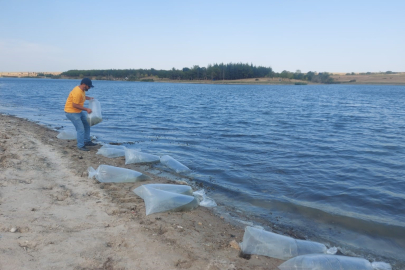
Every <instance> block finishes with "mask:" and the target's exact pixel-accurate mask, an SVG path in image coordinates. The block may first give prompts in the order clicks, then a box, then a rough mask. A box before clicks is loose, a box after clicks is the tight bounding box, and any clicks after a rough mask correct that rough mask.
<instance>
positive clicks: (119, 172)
mask: <svg viewBox="0 0 405 270" xmlns="http://www.w3.org/2000/svg"><path fill="white" fill-rule="evenodd" d="M88 172H89V178H93V177H94V176H95V177H96V179H97V180H98V181H99V182H103V183H127V182H137V181H145V180H148V179H149V176H146V175H144V174H142V173H140V172H137V171H134V170H130V169H125V168H119V167H114V166H109V165H100V166H98V168H97V170H94V168H93V167H89V168H88Z"/></svg>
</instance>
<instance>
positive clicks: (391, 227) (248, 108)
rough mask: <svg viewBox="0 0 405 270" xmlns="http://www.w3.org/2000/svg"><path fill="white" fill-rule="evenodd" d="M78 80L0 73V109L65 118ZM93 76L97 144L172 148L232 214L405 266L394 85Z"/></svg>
mask: <svg viewBox="0 0 405 270" xmlns="http://www.w3.org/2000/svg"><path fill="white" fill-rule="evenodd" d="M78 84H79V80H49V79H6V78H0V112H2V113H8V114H12V115H16V116H19V117H24V118H28V119H30V120H33V121H38V122H39V123H41V124H44V125H48V126H50V127H52V128H57V127H61V126H64V127H72V125H71V123H70V122H69V121H68V120H67V119H66V118H65V115H64V112H63V109H64V104H65V101H66V97H67V96H68V94H69V92H70V91H71V90H72V88H73V87H74V86H76V85H78ZM93 84H94V85H95V88H93V89H91V90H90V91H89V92H88V93H87V94H88V95H89V96H93V97H95V98H97V99H98V100H99V101H100V103H101V106H102V112H103V122H102V123H100V124H99V125H97V126H94V127H93V128H92V134H93V135H95V136H97V138H98V140H99V141H101V142H119V143H127V144H128V143H130V144H128V146H130V147H134V148H140V149H142V151H144V152H147V153H151V154H156V155H163V154H169V155H171V156H172V157H174V158H175V159H177V160H178V161H180V162H182V163H183V164H185V165H186V166H188V167H189V168H191V169H192V170H193V172H194V175H193V178H194V181H196V182H199V183H203V184H204V185H205V186H206V187H208V188H210V189H212V190H211V191H210V193H209V195H210V196H211V197H212V198H214V199H215V200H216V201H217V202H218V203H219V204H220V205H221V207H222V209H226V211H229V210H231V211H232V212H231V214H232V215H236V214H241V215H242V216H246V215H247V216H248V217H249V218H251V220H250V221H252V222H254V223H255V224H261V225H262V226H264V227H265V228H268V226H270V224H272V226H273V227H274V228H275V230H276V231H277V228H279V230H280V231H282V230H291V229H293V230H294V231H296V232H298V233H299V234H301V235H305V236H307V237H308V238H309V239H311V240H315V241H320V242H322V243H325V244H327V245H332V246H333V245H334V246H338V247H340V248H341V251H342V252H343V253H345V254H348V255H350V254H352V255H354V254H355V255H361V256H363V257H366V258H369V259H374V258H377V259H383V260H385V261H390V262H391V263H394V264H395V265H396V268H398V267H402V266H403V265H404V264H403V263H404V262H405V178H404V172H405V170H404V169H405V110H404V109H405V87H404V86H377V85H306V86H295V85H205V84H202V85H200V84H171V83H139V82H114V81H94V83H93ZM132 143H133V144H132ZM151 171H153V172H155V173H159V172H161V171H163V168H161V167H159V166H157V167H156V168H153V170H151ZM398 269H401V268H398Z"/></svg>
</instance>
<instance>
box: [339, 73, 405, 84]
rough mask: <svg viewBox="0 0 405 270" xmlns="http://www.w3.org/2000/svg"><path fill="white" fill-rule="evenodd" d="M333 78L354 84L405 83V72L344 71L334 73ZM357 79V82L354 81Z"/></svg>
mask: <svg viewBox="0 0 405 270" xmlns="http://www.w3.org/2000/svg"><path fill="white" fill-rule="evenodd" d="M334 74H336V75H333V76H332V78H333V79H335V81H337V82H342V83H347V82H350V81H352V82H351V83H353V84H399V85H402V84H405V72H401V73H397V74H369V75H360V74H355V75H346V74H343V73H340V74H339V73H334ZM353 80H355V82H353Z"/></svg>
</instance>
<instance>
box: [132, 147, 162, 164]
mask: <svg viewBox="0 0 405 270" xmlns="http://www.w3.org/2000/svg"><path fill="white" fill-rule="evenodd" d="M159 161H160V158H159V157H158V156H155V155H151V154H146V153H142V152H139V151H138V150H136V149H129V148H126V149H125V164H132V163H152V162H159Z"/></svg>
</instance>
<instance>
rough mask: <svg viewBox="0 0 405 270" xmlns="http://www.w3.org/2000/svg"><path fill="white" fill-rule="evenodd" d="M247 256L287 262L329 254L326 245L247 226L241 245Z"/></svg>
mask: <svg viewBox="0 0 405 270" xmlns="http://www.w3.org/2000/svg"><path fill="white" fill-rule="evenodd" d="M240 246H241V249H242V252H243V253H245V254H257V255H264V256H268V257H273V258H277V259H282V260H287V259H290V258H292V257H295V256H299V255H304V254H313V253H321V254H322V253H327V251H328V249H327V248H326V246H325V245H323V244H321V243H317V242H312V241H305V240H298V239H294V238H291V237H288V236H284V235H280V234H276V233H272V232H268V231H265V230H262V229H258V228H254V227H250V226H247V227H246V228H245V234H244V235H243V241H242V243H241V244H240Z"/></svg>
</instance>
